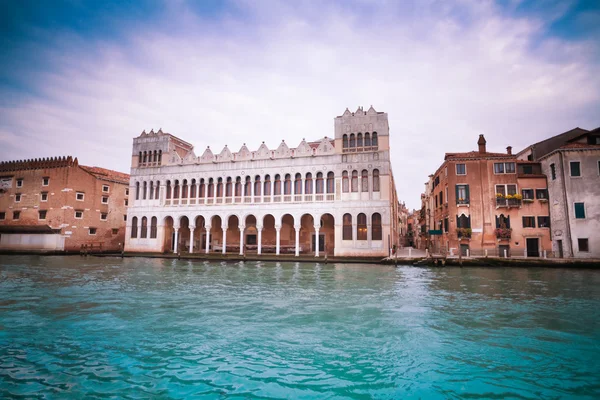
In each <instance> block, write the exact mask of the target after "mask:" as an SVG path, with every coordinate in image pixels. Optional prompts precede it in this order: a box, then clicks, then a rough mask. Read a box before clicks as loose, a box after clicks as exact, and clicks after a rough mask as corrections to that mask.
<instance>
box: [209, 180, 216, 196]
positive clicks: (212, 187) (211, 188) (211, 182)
mask: <svg viewBox="0 0 600 400" xmlns="http://www.w3.org/2000/svg"><path fill="white" fill-rule="evenodd" d="M214 182H215V181H214V180H213V178H209V179H208V197H211V198H212V197H215V183H214Z"/></svg>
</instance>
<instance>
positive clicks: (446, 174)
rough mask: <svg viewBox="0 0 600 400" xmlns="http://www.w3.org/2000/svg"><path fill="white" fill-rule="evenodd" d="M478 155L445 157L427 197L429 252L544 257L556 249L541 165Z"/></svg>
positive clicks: (481, 150)
mask: <svg viewBox="0 0 600 400" xmlns="http://www.w3.org/2000/svg"><path fill="white" fill-rule="evenodd" d="M477 144H478V151H471V152H467V153H446V155H445V158H444V162H443V163H442V165H441V166H440V167H439V168H438V169H437V171H436V172H435V174H433V175H432V176H431V177H430V181H429V182H428V184H427V186H426V187H427V188H428V190H427V193H424V194H423V196H422V201H423V209H422V212H423V213H425V215H424V216H425V221H427V224H428V226H427V227H426V232H427V233H428V244H427V247H428V248H429V249H430V251H432V252H443V251H447V252H448V253H449V254H458V251H461V253H462V254H463V255H467V254H472V255H485V254H487V255H489V256H493V255H498V256H505V255H506V256H527V257H542V256H544V254H545V252H549V251H551V249H552V244H551V239H550V212H549V206H548V189H547V188H548V186H547V181H546V176H545V175H543V174H542V171H541V166H540V164H539V163H537V162H531V161H521V160H518V159H517V157H516V155H513V154H512V148H511V147H510V146H509V147H507V152H506V153H489V152H487V151H486V140H485V138H484V137H483V135H480V136H479V140H478V142H477Z"/></svg>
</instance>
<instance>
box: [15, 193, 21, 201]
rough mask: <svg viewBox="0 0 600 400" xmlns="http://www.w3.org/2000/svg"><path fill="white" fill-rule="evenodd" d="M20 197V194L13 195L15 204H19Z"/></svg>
mask: <svg viewBox="0 0 600 400" xmlns="http://www.w3.org/2000/svg"><path fill="white" fill-rule="evenodd" d="M21 196H23V194H22V193H15V203H20V202H21Z"/></svg>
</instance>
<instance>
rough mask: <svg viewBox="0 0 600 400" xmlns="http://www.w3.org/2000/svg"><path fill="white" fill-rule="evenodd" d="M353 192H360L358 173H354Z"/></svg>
mask: <svg viewBox="0 0 600 400" xmlns="http://www.w3.org/2000/svg"><path fill="white" fill-rule="evenodd" d="M351 186H352V191H353V192H358V171H356V170H354V171H352V185H351Z"/></svg>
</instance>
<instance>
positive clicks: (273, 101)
mask: <svg viewBox="0 0 600 400" xmlns="http://www.w3.org/2000/svg"><path fill="white" fill-rule="evenodd" d="M166 4H167V5H168V6H167V7H166V9H165V11H164V14H163V15H162V17H161V20H160V23H152V24H144V23H143V21H139V20H136V21H130V20H128V19H127V18H126V17H124V16H119V18H116V20H117V21H119V22H118V24H117V23H116V22H113V23H114V24H117V25H118V28H119V32H120V33H119V35H118V36H117V37H116V38H114V37H113V38H110V39H107V38H106V37H102V36H100V37H95V38H90V37H89V35H86V36H83V35H79V34H78V32H77V31H76V30H55V29H53V30H51V31H48V32H46V34H47V37H48V38H49V39H48V40H46V41H44V40H41V39H37V41H28V42H26V43H23V45H22V46H21V47H20V49H19V51H18V52H17V53H18V54H19V57H20V58H19V60H20V61H18V62H15V64H16V65H15V68H14V69H13V71H12V73H11V76H12V77H13V78H12V80H13V81H14V82H20V84H19V85H15V87H11V86H10V85H8V86H6V85H5V86H2V87H3V92H4V96H3V97H4V100H2V102H1V103H0V159H15V158H17V159H18V158H26V157H41V156H50V155H63V154H67V153H68V154H72V155H74V156H78V157H79V159H80V162H81V163H84V164H87V165H98V166H103V167H107V168H113V169H117V170H121V171H127V170H128V169H129V162H130V156H131V143H132V142H131V140H132V138H133V137H134V136H137V135H139V133H140V132H141V131H142V130H143V129H146V130H149V129H151V128H154V129H155V130H156V129H158V128H163V130H165V131H167V132H170V133H173V134H175V135H177V136H179V137H181V138H182V139H184V140H186V141H188V142H191V143H193V144H194V145H195V148H196V153H197V154H201V153H202V152H203V150H204V148H205V147H206V146H207V145H210V146H211V148H212V149H217V150H220V149H221V148H222V147H223V146H224V145H225V144H227V145H228V146H229V147H230V148H231V149H233V150H237V149H238V148H239V147H241V146H242V144H243V143H247V144H248V146H249V147H250V148H257V147H258V146H259V144H260V143H261V142H262V141H265V142H266V143H267V145H268V146H270V147H275V146H277V145H278V143H279V142H280V141H281V140H282V139H285V140H286V143H288V144H290V145H295V144H296V143H299V142H300V141H301V140H302V138H306V139H317V138H321V137H323V136H330V137H331V136H333V118H334V117H335V116H336V115H340V114H341V113H342V112H343V111H344V109H345V108H346V107H349V108H350V109H355V108H356V107H357V106H358V105H363V106H365V107H368V106H370V105H371V104H372V105H373V106H374V107H375V108H376V109H377V110H378V111H386V112H388V114H389V118H390V127H391V133H390V135H391V146H392V160H393V169H394V175H395V179H396V184H397V189H398V192H399V197H400V198H401V199H402V200H405V201H406V202H407V204H408V206H409V207H419V206H420V204H419V194H420V192H421V191H422V189H423V183H424V182H425V180H426V179H427V175H428V174H429V173H432V172H434V171H435V170H436V168H437V167H438V166H439V165H440V164H441V162H442V160H443V155H444V152H447V151H448V152H451V151H469V150H473V149H475V148H476V141H477V137H478V135H479V134H480V133H484V134H485V135H486V138H487V140H488V149H490V151H503V149H504V147H506V146H508V145H512V146H513V147H514V148H515V149H519V148H522V147H524V146H526V145H527V144H529V143H532V142H535V141H538V140H541V139H543V138H545V137H548V136H550V135H554V134H558V133H561V132H563V131H566V130H568V129H571V128H573V127H575V126H581V127H584V128H595V127H596V126H598V125H600V120H599V116H598V113H597V110H598V109H600V97H599V96H600V95H599V94H600V74H598V71H599V68H598V64H597V63H596V61H594V57H591V56H590V55H591V54H593V51H594V50H593V45H591V44H589V43H587V42H585V41H567V40H564V39H560V38H557V37H552V36H551V35H548V34H547V32H546V29H547V25H546V23H545V21H544V20H543V19H539V18H535V17H524V16H519V17H516V16H515V15H513V14H510V13H507V12H506V10H504V9H500V8H499V7H498V6H497V5H496V4H494V3H490V2H478V1H477V2H475V1H473V2H471V1H467V0H465V1H460V2H458V3H455V4H453V5H448V3H447V2H435V1H432V2H423V3H417V4H416V5H415V4H413V5H408V6H407V5H405V4H404V2H400V3H397V2H387V1H381V2H378V3H374V4H372V3H367V2H361V1H357V2H354V3H352V4H347V3H346V2H344V3H336V2H332V3H326V4H321V3H320V2H319V3H313V2H299V3H291V4H290V3H287V2H269V3H267V2H243V1H240V2H235V3H231V4H229V7H226V8H223V9H222V10H219V12H218V13H216V14H215V13H210V14H208V16H207V15H205V14H202V13H198V12H197V10H194V8H193V4H190V3H187V2H177V3H175V2H167V3H166ZM154 22H156V21H154ZM128 24H131V25H132V26H133V28H131V29H128V28H127V26H128ZM43 36H44V35H41V37H43ZM36 37H37V38H39V37H40V35H36ZM23 49H25V50H23ZM27 60H29V61H30V62H29V63H28V65H24V64H25V63H26V61H27ZM32 62H33V64H34V65H32ZM19 64H21V65H23V67H22V68H17V67H18V65H19ZM23 87H27V88H28V89H27V90H23ZM15 138H20V139H22V140H15ZM23 143H26V144H27V145H23Z"/></svg>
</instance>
